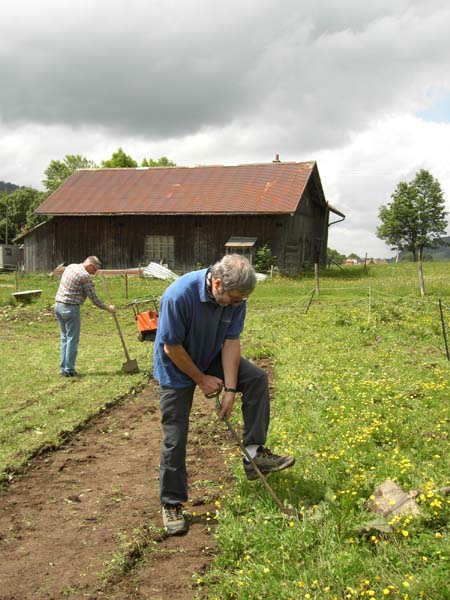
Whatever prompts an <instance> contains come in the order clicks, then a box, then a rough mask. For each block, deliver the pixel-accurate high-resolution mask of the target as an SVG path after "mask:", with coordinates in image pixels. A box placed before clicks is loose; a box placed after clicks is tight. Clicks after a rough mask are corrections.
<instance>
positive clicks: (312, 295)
mask: <svg viewBox="0 0 450 600" xmlns="http://www.w3.org/2000/svg"><path fill="white" fill-rule="evenodd" d="M315 293H316V290H315V289H313V291H312V292H311V298H310V299H309V302H308V306H307V307H306V312H305V315H307V314H308V311H309V307H310V306H311V302H312V300H313V297H314V294H315Z"/></svg>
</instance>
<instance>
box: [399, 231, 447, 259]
mask: <svg viewBox="0 0 450 600" xmlns="http://www.w3.org/2000/svg"><path fill="white" fill-rule="evenodd" d="M442 241H443V242H444V244H442V245H439V246H438V247H437V248H425V249H424V251H423V258H424V260H429V259H431V260H433V261H435V262H447V261H450V236H446V237H443V238H442ZM399 258H400V260H408V259H409V258H411V253H410V252H400V256H399Z"/></svg>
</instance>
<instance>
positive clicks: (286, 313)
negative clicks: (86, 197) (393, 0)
mask: <svg viewBox="0 0 450 600" xmlns="http://www.w3.org/2000/svg"><path fill="white" fill-rule="evenodd" d="M424 271H425V283H426V287H427V293H428V295H427V297H426V298H425V299H422V298H421V297H420V295H419V287H418V276H417V267H416V265H412V264H405V263H402V264H399V265H386V266H384V265H383V266H381V265H380V266H370V267H369V268H368V269H367V270H366V271H365V270H364V269H363V268H359V267H356V268H355V267H349V268H347V269H345V270H344V271H341V270H338V269H335V270H331V271H326V272H323V273H322V274H321V281H320V289H321V293H320V295H319V296H317V295H314V297H313V300H312V303H311V306H310V308H309V311H308V312H306V308H307V306H308V302H309V300H310V297H311V291H312V289H313V288H314V278H313V276H310V275H308V276H303V277H300V278H296V279H284V278H280V279H275V280H273V281H267V282H264V283H261V284H259V285H258V288H257V290H256V291H255V293H254V294H253V295H252V296H251V298H250V300H249V306H248V317H247V323H246V329H245V332H244V336H243V344H244V347H245V353H246V355H247V356H249V357H252V358H254V359H260V358H264V357H266V358H267V357H269V359H270V360H271V361H272V362H273V364H274V368H275V387H276V389H275V398H274V402H273V406H272V420H271V427H270V432H269V440H268V445H269V446H270V447H271V448H272V449H273V450H274V451H276V452H280V453H293V454H295V456H296V458H297V462H296V465H295V467H294V468H293V469H290V470H287V471H285V472H283V473H279V474H277V475H272V476H271V478H270V483H271V484H272V486H273V487H274V490H275V492H276V493H277V495H278V496H279V497H280V498H281V499H282V500H283V501H284V502H285V503H286V504H287V505H289V506H292V507H293V508H295V510H297V511H299V512H300V513H301V514H302V516H303V519H302V520H301V521H300V520H296V519H291V518H289V517H287V516H285V515H283V514H281V513H280V511H279V509H278V508H277V507H276V506H275V505H274V503H273V501H272V500H271V498H270V496H269V495H268V494H267V492H266V491H265V489H264V488H263V486H262V485H261V484H260V482H258V481H256V482H248V481H247V480H246V479H245V478H244V475H243V473H242V468H241V466H240V459H239V458H238V455H237V453H233V454H232V455H231V456H230V458H229V460H230V461H231V462H232V464H233V465H235V472H236V487H235V488H234V489H233V490H232V491H229V492H228V493H227V494H226V495H225V496H224V497H223V498H222V499H221V500H220V502H218V503H217V504H218V506H217V511H218V520H219V525H218V528H217V530H216V535H217V540H218V545H219V553H218V555H217V558H216V559H215V561H214V565H213V568H212V570H211V571H210V572H208V573H207V574H206V575H205V574H202V575H195V576H194V580H195V581H196V582H197V585H198V586H199V594H201V595H202V597H204V598H209V599H211V600H212V599H214V598H216V599H220V600H224V599H231V598H238V599H242V600H250V599H258V598H261V599H264V600H266V599H274V600H275V599H281V600H288V599H289V598H291V599H293V600H297V599H315V600H342V599H346V598H349V599H352V598H373V599H375V600H379V599H381V598H399V599H403V600H413V599H418V598H425V599H428V600H437V599H446V598H450V592H449V590H448V571H449V557H450V526H449V517H450V505H449V501H448V498H446V497H442V496H439V495H437V494H435V493H434V492H433V490H435V489H436V488H439V487H443V486H446V485H449V484H450V472H449V462H448V451H449V429H450V408H449V399H450V376H449V373H450V371H449V369H450V366H449V363H448V361H447V359H446V355H445V348H444V344H443V339H442V331H441V324H440V318H439V310H438V302H437V300H438V298H442V301H443V304H444V311H445V320H446V323H447V325H448V324H449V321H450V278H449V277H448V275H449V264H448V263H434V264H433V263H426V264H425V265H424ZM3 277H4V276H1V277H0V284H3V283H7V279H6V277H7V276H5V279H4V278H3ZM10 281H11V280H10ZM26 282H27V283H29V285H28V287H29V288H34V287H37V285H36V284H39V283H41V284H42V287H44V284H45V286H47V287H46V288H45V289H46V299H44V298H41V299H39V301H38V302H37V303H36V304H33V305H30V306H29V307H26V308H22V309H20V308H17V307H10V306H9V298H8V295H7V294H5V295H3V296H2V295H0V305H1V304H3V309H1V312H0V315H1V320H0V329H1V334H2V341H3V340H5V341H4V343H3V344H2V346H1V350H0V352H1V360H2V363H1V364H2V366H3V365H5V366H6V368H3V369H2V376H1V377H2V390H4V392H3V396H2V400H1V405H0V419H1V421H0V422H1V425H0V436H1V438H2V448H3V445H4V444H5V443H6V450H5V451H4V454H3V455H2V458H1V460H2V463H1V464H2V466H1V469H0V470H3V471H5V470H7V468H11V467H12V468H13V469H14V468H18V466H19V465H20V464H23V463H24V462H26V460H27V457H29V456H30V455H31V454H32V453H33V451H35V449H36V448H38V447H39V446H40V445H42V444H43V443H58V441H59V440H60V439H61V436H60V435H59V433H60V432H61V431H62V430H70V429H73V428H75V427H76V426H77V424H78V423H80V422H83V420H85V419H86V418H88V416H89V415H90V414H92V413H95V412H96V411H98V410H100V409H101V407H102V406H103V405H104V404H105V403H107V402H109V401H111V400H112V399H114V398H115V397H117V396H118V395H120V394H121V393H125V392H126V391H127V390H128V389H129V388H130V387H132V386H133V385H136V384H138V383H139V382H140V381H141V379H142V374H141V375H136V376H125V375H123V374H122V373H121V372H120V366H121V364H122V362H123V357H122V355H121V347H120V343H119V340H118V338H117V334H116V333H115V331H114V329H113V323H112V322H111V319H110V317H109V315H107V314H105V313H103V312H100V311H98V310H96V309H94V308H92V307H90V306H89V305H86V306H85V307H84V308H83V321H82V342H81V346H80V359H79V368H80V371H84V372H85V373H86V374H87V376H86V377H85V378H83V379H81V380H79V381H71V380H68V381H66V380H63V381H61V380H60V379H59V377H58V376H57V364H58V333H57V327H56V324H55V322H54V320H53V317H52V315H51V314H48V308H49V305H50V304H51V302H52V296H53V295H54V287H55V284H54V283H52V282H49V281H48V280H47V279H45V280H44V279H42V281H40V280H39V281H38V280H30V281H28V280H27V281H26ZM132 285H133V286H134V287H133V294H132V295H131V293H130V297H134V296H145V295H146V294H148V293H157V294H159V293H160V292H161V290H162V289H163V288H164V287H165V284H164V283H160V282H154V281H153V280H147V281H146V280H137V279H136V281H134V282H133V284H132ZM52 286H53V288H52ZM111 288H112V290H113V296H114V301H115V302H117V304H119V305H120V306H122V305H123V304H124V298H123V281H122V280H121V279H120V278H117V279H115V280H114V281H113V282H111ZM155 288H157V290H156V289H155ZM4 289H5V288H2V287H0V294H3V291H2V290H4ZM47 290H48V291H47ZM149 290H151V292H149ZM99 291H100V292H101V289H100V290H99ZM119 316H120V320H121V322H122V323H123V325H124V329H125V332H126V337H127V341H128V344H129V346H130V354H131V355H132V357H136V358H137V359H138V362H139V364H140V366H141V367H142V365H144V366H145V365H149V364H150V356H149V348H150V345H147V344H139V342H137V340H136V329H135V324H134V321H133V319H132V315H131V314H129V312H128V309H125V308H121V310H120V315H119ZM93 382H94V383H93ZM239 413H240V411H238V410H236V411H235V415H234V417H233V419H234V420H235V421H236V422H238V421H239V419H240V414H239ZM387 478H390V479H394V480H395V481H397V482H398V484H399V485H401V486H402V487H403V489H405V490H410V489H420V490H423V493H422V495H421V497H420V500H419V502H420V507H421V509H422V512H423V515H422V516H421V517H416V518H414V519H411V518H409V517H402V518H401V519H399V520H396V521H394V522H392V527H393V528H394V533H391V534H381V533H380V532H377V531H376V530H373V531H371V532H369V533H368V534H366V535H362V534H361V533H359V531H360V528H361V526H362V525H364V524H367V523H368V522H370V521H373V519H374V516H373V515H371V514H370V513H368V512H367V511H366V510H365V508H364V505H365V502H366V500H367V499H368V498H369V497H370V495H371V494H372V492H373V491H374V490H375V488H376V487H377V486H378V485H380V484H381V483H382V482H383V481H384V480H385V479H387Z"/></svg>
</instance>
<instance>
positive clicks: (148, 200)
mask: <svg viewBox="0 0 450 600" xmlns="http://www.w3.org/2000/svg"><path fill="white" fill-rule="evenodd" d="M315 165H316V163H315V162H300V163H295V162H275V163H267V164H250V165H237V166H199V167H157V168H137V169H82V170H79V171H77V172H76V173H74V174H73V175H72V176H71V177H69V179H67V180H66V181H65V182H64V183H63V184H62V185H61V186H60V187H59V188H58V189H57V190H56V191H55V192H53V194H51V195H50V196H49V197H48V198H47V199H46V200H45V201H44V202H43V203H42V204H41V205H40V206H39V207H38V208H37V210H36V211H35V212H36V214H41V215H43V214H44V215H111V214H201V213H203V214H236V213H237V214H239V213H242V214H248V213H294V212H295V210H296V208H297V206H298V203H299V202H300V199H301V197H302V194H303V192H304V190H305V188H306V185H307V183H308V180H309V177H310V175H311V173H312V172H313V169H314V167H315Z"/></svg>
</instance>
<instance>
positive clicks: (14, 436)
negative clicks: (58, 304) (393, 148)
mask: <svg viewBox="0 0 450 600" xmlns="http://www.w3.org/2000/svg"><path fill="white" fill-rule="evenodd" d="M128 284H129V287H128V291H129V300H131V299H133V298H134V297H140V298H145V297H149V296H151V295H159V294H160V293H161V291H162V289H163V288H164V287H165V284H164V283H163V282H158V281H155V280H148V279H139V278H137V277H133V278H129V282H128ZM7 286H8V287H7ZM13 286H14V278H13V276H12V275H0V335H1V340H2V343H1V345H0V364H1V365H2V369H1V392H0V481H1V480H2V479H8V478H9V477H10V473H11V472H15V471H17V470H20V469H21V468H22V466H23V465H24V464H26V461H27V460H28V459H29V458H30V456H32V455H33V454H34V453H36V452H38V451H39V450H40V449H42V448H45V447H48V446H55V445H58V444H60V443H61V442H62V441H63V440H64V439H65V438H66V436H67V434H70V432H72V431H74V430H76V429H77V428H78V427H79V425H80V424H82V423H84V422H85V421H86V420H87V419H89V417H91V416H92V415H93V414H96V413H97V412H99V411H101V410H102V409H103V408H104V407H105V406H107V405H109V404H110V403H113V402H114V401H115V400H116V399H118V398H120V397H121V396H123V395H124V394H126V393H128V392H130V391H131V390H132V389H133V388H135V387H136V386H139V385H140V384H141V383H142V382H143V381H146V380H147V379H148V374H149V373H150V372H151V363H152V348H153V346H152V344H150V343H146V342H144V343H140V342H139V341H138V340H137V329H136V323H135V320H134V315H133V313H132V310H131V308H126V304H127V300H126V299H125V285H124V278H123V277H113V278H108V287H109V289H110V294H111V296H112V300H113V302H114V303H116V304H117V306H118V319H119V323H120V324H121V329H122V330H123V334H124V337H125V342H126V345H127V348H128V351H129V354H130V358H135V359H137V361H138V365H139V367H140V373H137V374H133V375H126V374H124V373H123V371H122V364H123V363H124V362H125V360H126V359H125V355H124V352H123V349H122V345H121V342H120V339H119V336H118V334H117V330H116V328H115V325H114V321H113V319H112V317H111V315H109V314H108V313H106V312H105V311H101V310H99V309H97V308H95V307H93V306H92V304H91V303H90V302H89V300H88V301H86V303H85V304H84V305H83V307H82V317H81V340H80V346H79V353H78V360H77V370H79V371H80V372H81V373H82V375H83V376H82V377H80V378H76V379H65V378H61V377H60V375H59V328H58V325H57V322H56V320H55V317H54V315H53V310H52V305H53V302H54V296H55V293H56V289H57V286H58V281H57V280H54V279H52V278H49V277H47V276H46V275H34V276H21V277H20V289H42V290H43V291H42V295H41V297H40V298H39V299H37V300H36V301H34V302H32V303H30V304H27V305H20V304H16V302H15V301H14V300H11V291H13V290H14V287H13ZM97 289H98V293H99V295H100V296H101V297H103V298H105V292H104V290H103V286H102V282H101V281H98V280H97Z"/></svg>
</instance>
